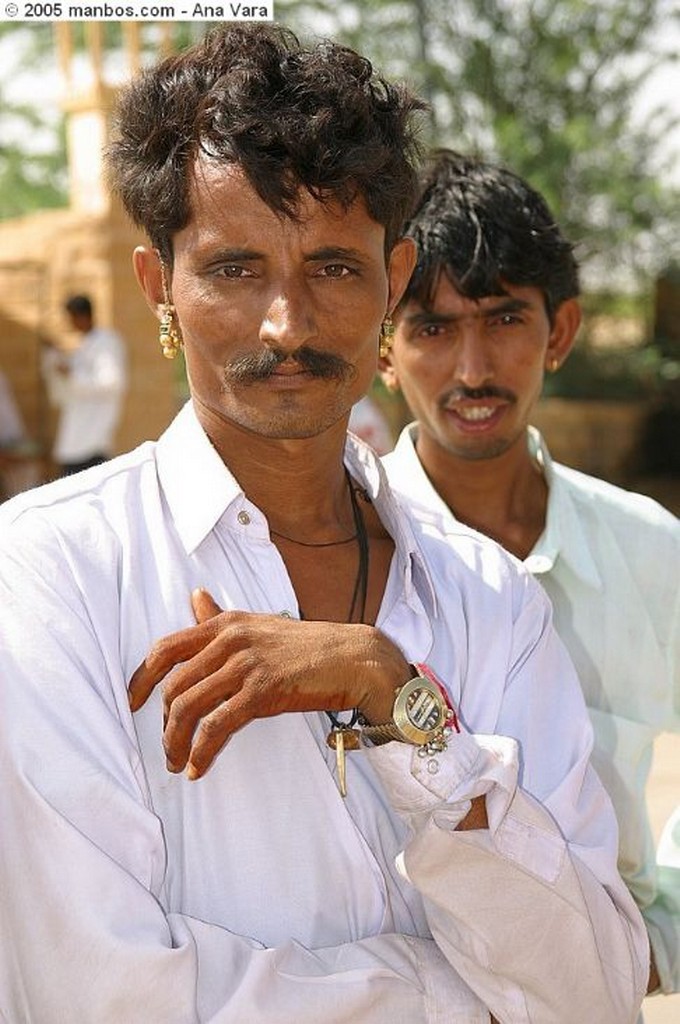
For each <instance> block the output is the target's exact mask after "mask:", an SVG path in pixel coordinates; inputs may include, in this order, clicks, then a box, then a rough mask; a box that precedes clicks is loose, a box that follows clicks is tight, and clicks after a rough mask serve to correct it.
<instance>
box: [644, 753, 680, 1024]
mask: <svg viewBox="0 0 680 1024" xmlns="http://www.w3.org/2000/svg"><path fill="white" fill-rule="evenodd" d="M647 794H648V800H649V808H650V816H651V820H652V828H653V830H654V835H655V836H656V837H657V839H658V837H659V836H660V834H661V830H662V828H663V826H664V824H665V822H666V820H667V818H668V816H669V814H670V813H671V811H672V810H674V808H675V807H676V806H677V804H678V803H680V736H668V735H664V736H661V737H659V739H658V740H657V742H656V744H655V746H654V765H653V768H652V774H651V777H650V781H649V787H648V790H647ZM643 1009H644V1018H645V1024H680V993H678V994H677V995H673V996H654V997H653V998H651V999H645V1003H644V1007H643Z"/></svg>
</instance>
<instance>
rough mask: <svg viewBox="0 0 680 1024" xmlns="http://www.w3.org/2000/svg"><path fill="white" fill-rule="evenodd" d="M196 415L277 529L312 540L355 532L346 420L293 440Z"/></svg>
mask: <svg viewBox="0 0 680 1024" xmlns="http://www.w3.org/2000/svg"><path fill="white" fill-rule="evenodd" d="M197 414H198V417H199V420H200V421H201V424H202V426H203V429H204V430H205V431H206V433H207V434H208V437H209V438H210V440H211V442H212V444H213V446H214V447H215V449H216V450H217V452H218V454H219V455H220V456H221V458H222V459H223V461H224V462H225V464H226V465H227V466H228V467H229V470H230V472H231V473H233V475H234V476H235V477H236V479H237V480H238V482H239V484H240V485H241V487H242V488H243V491H244V493H245V494H246V495H247V496H248V498H249V500H250V501H252V502H253V503H254V504H255V505H257V507H258V508H259V509H261V511H262V512H263V513H264V514H265V516H266V517H267V519H268V521H269V523H270V526H271V527H272V529H274V530H277V531H279V532H281V533H283V534H286V535H288V536H293V537H295V538H299V539H305V540H308V541H309V542H314V541H317V540H331V539H333V540H334V539H337V538H339V536H341V535H342V534H343V531H344V532H345V533H347V532H349V533H351V532H352V530H353V520H352V515H351V505H350V503H349V501H348V488H347V481H346V475H345V469H344V463H343V453H344V447H345V437H346V424H345V423H344V422H338V423H336V424H334V425H333V426H332V427H330V428H329V429H328V430H326V431H324V432H323V433H322V434H319V435H316V436H314V437H308V438H295V439H289V438H271V437H266V436H263V435H261V434H256V433H252V432H250V431H248V430H245V429H243V428H241V427H239V426H238V425H237V424H235V423H232V422H230V421H226V420H222V419H220V418H218V417H216V416H214V415H211V414H210V413H209V412H207V411H206V410H205V409H204V408H200V407H198V408H197Z"/></svg>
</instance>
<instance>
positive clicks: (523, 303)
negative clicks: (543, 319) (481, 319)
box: [481, 295, 531, 316]
mask: <svg viewBox="0 0 680 1024" xmlns="http://www.w3.org/2000/svg"><path fill="white" fill-rule="evenodd" d="M530 308H531V303H530V302H528V301H527V300H526V299H519V298H517V297H516V296H514V295H509V296H508V297H507V299H506V298H500V299H499V300H498V302H495V303H494V304H493V305H492V306H487V307H486V308H485V309H483V310H481V313H482V316H491V315H493V314H494V313H519V312H521V310H523V309H530Z"/></svg>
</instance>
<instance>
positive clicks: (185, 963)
mask: <svg viewBox="0 0 680 1024" xmlns="http://www.w3.org/2000/svg"><path fill="white" fill-rule="evenodd" d="M421 107H422V104H421V103H420V101H418V100H416V99H415V98H414V97H412V96H411V95H410V94H409V93H408V92H407V91H406V90H405V89H402V88H398V87H395V86H393V85H390V84H389V83H387V82H385V81H384V80H382V79H381V78H380V77H379V76H377V75H375V73H374V72H373V69H372V68H371V66H370V64H369V63H368V61H366V60H365V59H363V58H361V57H360V56H359V55H357V54H355V53H354V52H353V51H351V50H348V49H345V48H343V47H340V46H337V45H334V44H331V43H320V44H315V45H313V46H309V47H306V46H302V45H301V44H300V43H299V42H298V41H297V40H296V38H295V37H294V36H293V35H292V34H291V33H289V32H287V31H286V30H285V29H283V28H281V27H274V26H267V25H259V26H251V27H246V26H226V27H221V28H219V29H217V30H215V31H214V32H213V33H211V34H210V35H209V36H208V37H207V38H206V40H204V41H203V42H201V43H199V44H197V45H196V47H194V48H192V49H190V50H188V51H187V52H185V53H182V54H180V55H179V56H176V57H171V58H168V59H167V60H166V61H164V62H162V63H161V64H160V65H158V66H157V67H155V68H153V69H151V70H148V71H145V72H144V73H143V74H142V76H141V77H139V78H138V79H137V80H136V81H134V82H133V84H132V85H131V86H130V87H129V88H128V90H127V91H126V92H125V94H124V96H123V99H122V104H121V107H120V109H119V112H118V119H117V127H116V132H115V135H114V141H113V144H112V149H111V152H110V167H111V177H112V181H113V184H114V186H115V187H116V189H117V190H118V191H119V193H120V194H121V196H122V198H123V200H124V202H125V204H126V207H127V209H128V210H129V211H130V212H131V214H132V215H133V216H134V217H135V218H136V220H137V221H138V222H139V223H140V224H141V225H143V226H144V228H145V230H146V232H147V234H148V236H149V241H150V244H149V245H147V246H142V247H140V248H139V249H138V250H137V251H136V253H135V269H136V273H137V277H138V279H139V282H140V284H141V286H142V288H143V289H144V292H145V294H146V297H147V299H148V302H149V304H150V306H151V307H152V309H153V310H154V312H155V313H156V314H157V316H158V319H159V324H160V327H159V341H160V345H161V349H162V351H163V354H164V355H168V356H171V355H173V354H174V353H175V352H176V351H177V350H178V349H179V348H180V347H181V346H182V345H183V347H184V353H185V357H186V362H187V370H188V378H189V382H190V388H191V401H190V403H189V404H188V405H187V406H185V408H184V409H183V410H182V411H181V412H180V414H179V415H178V417H177V418H176V420H175V421H174V422H173V423H172V424H171V426H170V427H169V429H168V430H167V431H166V433H165V434H164V435H163V436H162V437H161V439H160V440H159V441H158V443H155V444H151V443H149V444H146V445H142V446H141V448H138V449H137V450H136V451H134V452H131V453H129V454H127V455H123V456H121V457H120V458H118V459H115V460H113V461H112V462H111V463H109V464H107V465H106V466H102V467H99V468H97V469H94V470H92V471H91V472H90V474H89V475H88V476H87V477H86V478H83V477H79V478H74V479H72V480H68V481H63V480H62V481H57V482H56V483H54V484H52V485H50V486H49V487H48V488H46V489H45V488H43V489H42V490H41V491H40V492H38V493H37V494H36V495H34V496H33V498H32V499H15V501H14V502H12V503H10V505H9V507H8V508H7V509H6V511H3V514H2V516H1V522H0V525H1V527H2V528H1V529H0V538H1V540H0V544H1V545H2V551H1V553H0V588H2V606H3V614H2V617H1V620H0V638H1V640H2V642H1V643H0V674H1V676H2V680H3V695H4V699H5V702H6V707H7V708H8V710H9V713H8V714H5V715H2V716H0V765H1V770H2V780H3V782H2V786H1V787H0V820H2V823H3V842H2V844H0V877H2V887H1V891H2V894H3V895H2V902H3V905H2V908H1V910H2V913H0V1007H1V1010H2V1014H3V1015H4V1016H5V1017H8V1018H9V1019H10V1020H11V1021H17V1022H18V1021H22V1022H28V1021H32V1022H39V1024H44V1022H48V1021H57V1020H68V1021H69V1024H77V1022H88V1024H90V1022H97V1024H120V1022H121V1021H125V1022H126V1024H129V1022H134V1021H140V1022H144V1024H147V1022H154V1024H155V1022H158V1024H160V1022H163V1024H172V1022H178V1024H179V1022H182V1024H185V1022H187V1021H215V1022H217V1021H220V1022H225V1024H226V1022H232V1024H244V1022H247V1024H258V1022H262V1024H264V1022H271V1021H275V1020H276V1021H282V1022H295V1024H319V1022H320V1021H324V1022H328V1024H344V1022H348V1021H362V1024H393V1022H396V1021H404V1022H408V1024H417V1022H434V1021H441V1020H447V1021H452V1022H453V1021H461V1022H466V1024H471V1022H477V1021H478V1022H489V1020H490V1019H495V1020H498V1021H509V1020H518V1021H519V1020H525V1021H528V1020H541V1021H546V1022H547V1021H560V1022H561V1024H565V1022H569V1021H571V1022H573V1024H577V1022H578V1024H582V1022H583V1021H584V1020H587V1019H588V1017H589V1016H590V1011H591V1010H592V1011H593V1012H595V1013H596V1014H597V1019H598V1021H599V1022H601V1024H622V1022H628V1021H632V1020H634V1018H635V1015H636V1013H637V1009H638V1007H639V1004H640V1000H641V998H642V993H643V990H644V984H645V980H646V972H647V953H648V950H647V944H646V939H645V934H644V929H643V927H642V922H641V919H640V917H639V914H638V912H637V910H636V908H635V905H634V903H633V901H632V900H631V898H630V896H629V894H628V892H627V890H626V888H625V886H624V885H623V883H622V881H621V879H620V877H619V875H618V873H617V871H616V834H615V833H616V829H615V822H614V817H613V812H612V809H611V806H610V803H609V801H608V799H607V797H606V794H605V793H604V790H603V789H602V787H601V786H600V784H599V781H598V780H597V778H596V776H595V774H594V772H593V771H592V769H591V768H590V766H589V762H588V758H589V753H590V746H591V735H590V730H589V727H588V724H587V718H586V715H585V708H584V706H583V702H582V698H581V694H580V691H579V688H578V684H577V681H576V679H575V676H574V674H573V669H572V667H571V665H570V663H569V661H568V658H567V656H566V653H565V652H564V650H563V648H562V645H561V644H560V643H559V641H558V639H557V637H556V636H555V634H554V632H553V631H552V629H551V626H550V615H549V609H548V604H547V601H546V599H545V597H544V595H543V594H542V592H541V591H540V588H539V587H538V586H537V585H536V584H535V583H534V582H533V581H532V579H531V577H530V576H529V574H527V573H524V572H523V571H522V570H521V569H520V568H519V567H518V566H517V565H515V563H514V562H513V560H511V559H510V558H509V557H507V556H506V555H505V554H504V553H503V552H502V551H501V550H500V549H499V548H497V547H496V546H494V545H491V544H489V543H488V542H486V541H483V540H481V539H480V538H477V537H474V536H472V535H471V534H470V533H468V532H465V531H461V532H460V533H459V534H458V535H456V536H452V535H451V532H450V531H449V530H447V529H444V528H443V527H442V524H441V523H440V521H439V519H438V518H437V517H436V516H434V517H433V516H431V515H429V514H427V515H425V516H422V515H421V513H420V512H419V511H417V510H411V509H410V508H408V507H407V506H404V507H403V508H402V507H401V506H400V505H399V504H398V503H397V502H396V501H395V499H394V497H393V496H392V494H391V492H390V490H389V487H388V486H387V485H386V482H385V480H384V476H383V474H382V471H381V468H380V465H379V463H378V461H377V459H376V457H375V455H374V453H373V452H372V451H371V450H370V449H369V448H368V447H367V446H365V445H362V443H361V442H360V441H358V440H356V439H353V438H351V437H350V436H348V435H347V422H348V419H349V415H350V410H351V408H352V405H353V404H354V403H355V402H356V401H357V400H358V399H359V398H360V396H361V395H362V394H364V393H365V391H366V389H367V388H368V385H369V383H370V381H371V379H372V377H373V374H374V371H375V368H376V360H377V349H378V342H379V337H380V336H382V339H383V344H384V345H386V344H387V340H388V338H389V335H390V327H391V323H390V320H389V317H390V314H391V312H392V311H393V309H394V307H395V305H396V303H397V301H398V300H399V298H400V296H401V293H402V291H403V289H404V287H405V285H406V282H407V280H408V277H409V275H410V273H411V270H412V266H413V255H414V251H413V245H412V243H411V242H410V241H408V240H402V241H399V240H398V235H399V230H400V227H401V224H402V222H403V218H404V216H405V213H406V210H407V208H408V206H409V204H410V202H411V199H412V197H413V192H414V186H415V180H416V175H415V165H414V159H415V156H416V147H415V142H414V134H413V133H414V127H415V126H414V123H413V121H414V115H415V114H416V113H417V111H418V110H419V109H421ZM221 609H223V610H221ZM558 693H559V696H560V702H561V714H560V715H557V714H556V713H555V705H556V700H557V694H558Z"/></svg>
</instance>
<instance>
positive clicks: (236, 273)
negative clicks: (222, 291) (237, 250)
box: [217, 263, 252, 279]
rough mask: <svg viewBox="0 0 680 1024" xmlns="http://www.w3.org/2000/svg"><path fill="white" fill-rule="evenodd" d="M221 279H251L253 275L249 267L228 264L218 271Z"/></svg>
mask: <svg viewBox="0 0 680 1024" xmlns="http://www.w3.org/2000/svg"><path fill="white" fill-rule="evenodd" d="M217 274H218V276H219V277H228V278H231V279H238V278H240V277H251V276H252V274H251V272H250V271H249V270H248V268H247V267H242V266H240V265H239V264H238V263H227V264H225V265H224V266H222V267H220V268H219V269H218V271H217Z"/></svg>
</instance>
